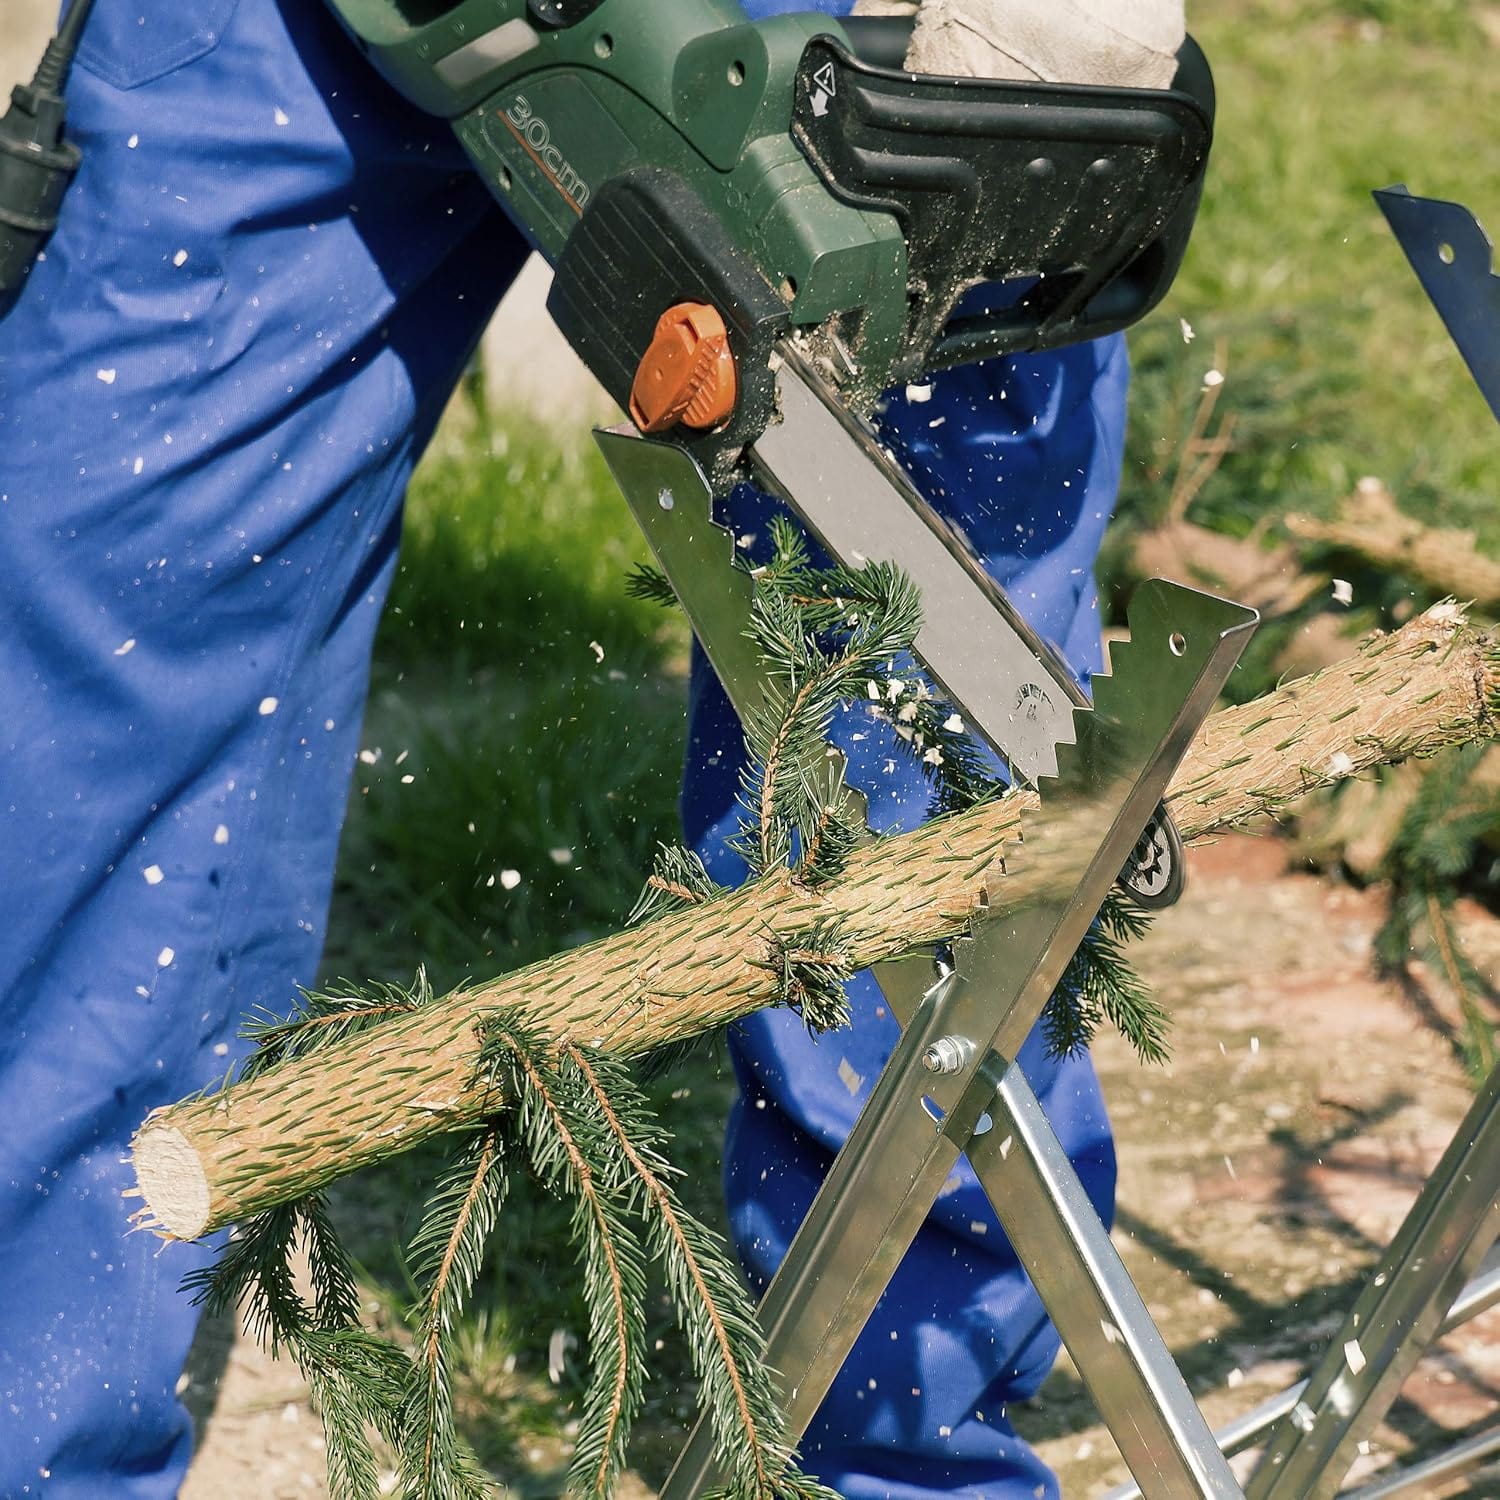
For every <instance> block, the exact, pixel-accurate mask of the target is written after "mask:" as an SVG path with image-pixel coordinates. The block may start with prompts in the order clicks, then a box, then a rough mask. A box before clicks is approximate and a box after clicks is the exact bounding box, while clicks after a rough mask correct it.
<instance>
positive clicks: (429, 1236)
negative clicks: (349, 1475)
mask: <svg viewBox="0 0 1500 1500" xmlns="http://www.w3.org/2000/svg"><path fill="white" fill-rule="evenodd" d="M506 1185H507V1184H506V1175H505V1156H504V1152H503V1150H502V1148H501V1142H500V1137H499V1130H498V1127H496V1126H494V1125H491V1126H489V1127H488V1128H487V1129H485V1130H484V1131H483V1132H482V1133H480V1134H479V1135H477V1136H476V1137H474V1138H473V1139H472V1140H471V1141H469V1142H468V1143H467V1144H466V1145H465V1147H464V1149H463V1150H462V1151H461V1152H460V1154H459V1156H458V1159H457V1160H456V1161H455V1162H454V1163H453V1165H452V1166H451V1167H450V1168H449V1170H448V1171H447V1172H446V1173H445V1174H444V1175H443V1177H442V1178H440V1179H439V1181H438V1183H437V1186H436V1187H435V1188H434V1189H433V1191H432V1193H431V1194H430V1195H429V1197H428V1200H427V1206H426V1211H425V1212H424V1214H423V1217H422V1223H421V1225H420V1227H419V1228H418V1229H417V1232H416V1234H415V1235H414V1236H413V1238H412V1242H411V1245H410V1247H409V1249H408V1251H407V1256H408V1264H409V1268H410V1270H411V1274H412V1277H413V1280H414V1281H415V1282H416V1283H417V1284H418V1285H419V1286H421V1287H422V1288H423V1293H422V1297H421V1299H420V1301H419V1302H418V1304H417V1309H416V1310H417V1312H418V1322H417V1328H416V1347H415V1350H414V1352H413V1357H412V1365H411V1373H410V1378H409V1382H408V1387H407V1399H406V1406H405V1416H404V1422H403V1432H402V1441H401V1445H400V1461H401V1480H402V1484H403V1486H404V1493H405V1495H406V1496H408V1497H409V1500H469V1497H471V1496H483V1495H485V1494H488V1493H490V1486H489V1485H488V1484H487V1482H486V1481H485V1480H484V1478H483V1476H482V1475H480V1474H479V1472H478V1471H477V1469H476V1468H475V1467H474V1465H473V1462H472V1460H471V1459H470V1457H469V1455H468V1454H467V1453H466V1452H465V1451H464V1449H463V1447H462V1444H461V1443H460V1441H459V1437H458V1432H457V1430H456V1428H455V1426H454V1419H453V1392H452V1388H451V1384H450V1380H449V1373H448V1366H449V1357H450V1350H451V1348H452V1342H453V1336H454V1331H455V1327H456V1325H457V1322H458V1319H459V1317H460V1316H461V1314H462V1312H463V1309H464V1305H465V1303H466V1302H467V1301H468V1299H469V1296H470V1295H471V1293H472V1291H473V1288H474V1283H475V1282H476V1280H477V1279H478V1277H479V1271H480V1268H481V1266H482V1265H483V1264H484V1255H485V1249H486V1247H487V1245H488V1243H489V1240H490V1236H491V1235H492V1234H493V1232H494V1228H495V1222H496V1220H497V1218H498V1217H499V1213H500V1207H501V1204H502V1203H503V1202H504V1200H505V1192H506Z"/></svg>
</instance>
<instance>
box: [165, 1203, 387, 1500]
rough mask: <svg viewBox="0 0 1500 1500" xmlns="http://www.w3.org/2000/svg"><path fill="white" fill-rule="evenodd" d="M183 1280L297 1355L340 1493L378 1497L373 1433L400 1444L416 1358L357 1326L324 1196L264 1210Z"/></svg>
mask: <svg viewBox="0 0 1500 1500" xmlns="http://www.w3.org/2000/svg"><path fill="white" fill-rule="evenodd" d="M299 1229H300V1230H302V1231H304V1232H305V1243H306V1248H307V1253H308V1258H309V1261H310V1263H311V1269H312V1280H313V1288H314V1299H313V1305H312V1306H311V1307H309V1306H308V1305H307V1303H306V1302H305V1301H304V1300H303V1299H302V1297H301V1296H300V1295H299V1294H298V1292H297V1290H296V1286H295V1279H294V1272H293V1257H294V1252H295V1250H296V1247H297V1239H298V1232H299ZM183 1287H184V1290H186V1291H189V1292H191V1293H193V1300H194V1302H195V1303H201V1304H205V1305H206V1306H207V1308H208V1310H209V1311H210V1312H211V1313H226V1312H231V1311H233V1310H235V1309H236V1308H238V1307H240V1306H241V1305H243V1306H244V1308H245V1326H246V1328H247V1330H248V1331H249V1332H250V1334H251V1335H252V1337H254V1338H255V1340H256V1342H257V1343H258V1344H260V1346H261V1347H262V1348H265V1349H267V1350H269V1352H270V1353H271V1354H272V1355H273V1356H276V1355H280V1354H288V1355H290V1356H291V1357H292V1358H293V1359H294V1360H295V1361H296V1363H297V1365H298V1367H299V1368H300V1369H301V1370H302V1372H303V1375H304V1376H305V1377H306V1379H307V1383H308V1389H309V1391H310V1392H311V1395H312V1399H313V1404H314V1405H315V1406H316V1408H317V1409H318V1411H319V1413H320V1414H321V1416H322V1418H323V1431H324V1436H325V1440H326V1451H327V1466H328V1483H329V1492H330V1494H331V1495H332V1497H333V1500H374V1497H375V1496H376V1495H377V1493H378V1486H377V1472H376V1463H375V1455H374V1450H373V1448H372V1447H371V1444H370V1439H369V1430H370V1429H371V1428H374V1429H375V1430H376V1431H377V1432H379V1433H380V1434H381V1435H382V1436H383V1437H384V1438H385V1439H386V1441H387V1442H389V1443H391V1444H392V1445H393V1446H394V1445H395V1444H396V1443H397V1442H398V1440H399V1436H400V1431H401V1412H402V1408H403V1404H404V1395H405V1386H406V1380H407V1371H408V1368H409V1365H408V1361H407V1359H406V1357H405V1355H403V1354H402V1353H401V1352H400V1351H399V1350H396V1349H393V1348H391V1347H390V1346H389V1345H387V1344H385V1343H384V1342H383V1341H382V1340H380V1339H378V1338H376V1337H375V1336H374V1335H373V1334H371V1333H369V1332H368V1331H367V1330H365V1329H363V1328H361V1327H359V1326H358V1323H357V1317H358V1311H359V1297H358V1290H357V1288H356V1286H355V1282H354V1275H353V1268H352V1267H351V1265H350V1263H349V1260H348V1257H347V1256H346V1255H345V1253H344V1251H343V1248H342V1246H340V1244H339V1243H338V1239H337V1236H336V1234H335V1233H334V1230H333V1226H332V1224H331V1223H330V1221H329V1220H328V1217H327V1213H326V1209H325V1207H324V1204H323V1203H322V1201H321V1199H318V1198H308V1199H304V1200H302V1201H298V1202H293V1203H287V1204H282V1205H279V1206H278V1207H276V1208H273V1209H271V1210H269V1211H268V1212H266V1213H263V1214H259V1215H257V1216H256V1217H255V1218H254V1219H252V1220H251V1221H250V1222H249V1223H247V1224H245V1225H243V1226H241V1228H240V1229H239V1230H237V1231H236V1233H235V1235H234V1236H233V1237H232V1238H231V1239H230V1241H229V1243H228V1245H226V1247H225V1249H224V1251H223V1252H222V1253H221V1255H220V1257H219V1261H218V1263H217V1264H216V1265H214V1266H212V1267H205V1268H203V1269H200V1270H198V1271H194V1272H191V1273H190V1274H189V1275H187V1276H186V1277H184V1278H183Z"/></svg>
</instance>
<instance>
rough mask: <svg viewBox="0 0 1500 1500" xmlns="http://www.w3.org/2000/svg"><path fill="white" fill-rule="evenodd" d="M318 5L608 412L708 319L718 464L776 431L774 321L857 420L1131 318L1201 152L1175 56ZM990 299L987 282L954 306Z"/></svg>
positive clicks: (1173, 245)
mask: <svg viewBox="0 0 1500 1500" xmlns="http://www.w3.org/2000/svg"><path fill="white" fill-rule="evenodd" d="M329 4H330V5H331V6H332V8H333V10H334V11H335V13H336V14H337V15H338V16H339V18H340V20H341V21H342V23H343V25H344V26H345V28H346V30H348V32H349V33H350V35H351V36H352V37H353V38H354V40H355V42H356V43H357V44H358V45H359V46H360V47H361V48H362V49H363V50H364V52H365V53H366V55H367V56H368V57H369V59H370V61H371V62H372V63H373V64H374V65H375V66H376V67H377V68H378V69H379V70H380V71H381V73H382V74H383V75H384V76H385V77H386V78H387V79H388V80H389V81H390V82H391V83H392V84H393V85H394V86H395V87H396V88H397V89H398V90H400V91H401V93H403V94H404V95H405V96H406V97H407V98H408V99H410V100H411V101H412V102H414V103H415V104H417V105H418V106H420V107H421V108H423V109H426V110H428V111H430V112H432V113H435V114H438V115H441V116H444V117H446V118H448V119H449V120H451V121H452V123H453V127H454V129H455V131H456V132H457V134H458V136H459V138H460V140H461V141H462V142H463V144H464V146H465V148H466V149H467V151H468V154H469V155H470V157H471V158H472V160H473V162H474V164H475V166H476V168H477V169H478V171H479V172H480V174H481V175H482V176H483V178H484V180H485V182H486V183H487V184H488V185H489V187H490V189H491V190H492V191H493V192H494V194H495V196H496V197H497V198H498V199H499V201H500V202H501V204H502V205H503V206H504V207H505V209H506V210H507V212H508V214H509V215H510V217H511V218H512V219H513V220H514V221H515V222H516V223H517V225H518V226H519V227H520V228H521V229H522V231H523V232H524V233H525V234H526V235H527V237H528V239H529V240H530V242H531V243H532V244H533V246H534V247H535V248H536V249H537V250H539V251H540V252H541V254H542V255H543V256H544V257H545V258H546V259H547V260H548V261H549V262H550V263H551V264H552V266H553V267H554V270H555V272H556V275H555V280H554V284H553V290H552V293H551V296H550V298H549V304H548V305H549V309H550V311H551V312H552V315H553V317H554V318H555V320H556V321H557V322H558V324H559V326H560V327H561V328H562V331H563V332H564V334H565V335H566V336H567V337H568V339H569V341H570V342H571V343H572V344H573V346H574V347H575V348H576V349H577V350H578V352H579V354H580V355H581V356H582V358H583V359H584V361H585V363H586V364H587V365H588V366H589V368H590V369H591V370H592V371H593V373H594V374H595V375H596V376H597V378H598V379H599V380H600V381H601V383H602V384H603V385H604V387H605V389H606V390H608V391H609V393H610V394H611V395H612V396H613V397H614V398H615V399H616V400H617V401H619V402H620V404H621V405H622V406H625V405H627V404H628V402H629V398H630V392H631V385H632V381H633V380H634V377H635V374H636V371H637V368H638V366H639V364H640V361H641V359H642V356H643V354H644V352H645V351H646V349H647V348H648V346H649V345H650V343H651V339H652V335H653V332H654V330H655V328H656V325H657V321H658V319H659V318H660V317H661V315H662V313H663V312H664V311H666V310H667V309H668V308H670V307H673V306H675V305H676V304H679V303H682V302H688V301H702V302H708V303H710V304H712V305H713V306H714V307H716V308H717V309H718V311H719V313H720V314H721V315H722V317H723V320H724V324H725V327H726V329H727V332H728V336H729V342H730V346H731V349H732V351H733V354H734V357H735V360H736V363H737V366H738V369H739V372H740V384H739V388H740V394H739V400H738V402H737V405H736V407H735V410H734V412H733V413H732V414H731V415H730V417H729V418H728V420H727V422H725V423H723V424H722V425H721V426H720V427H719V428H718V429H717V430H716V431H713V432H708V433H703V434H699V435H696V436H689V438H688V441H689V445H690V446H692V447H693V448H694V449H695V451H696V452H697V454H698V456H699V458H700V462H703V463H704V466H705V469H706V470H708V471H710V472H714V473H716V474H719V475H722V474H723V473H724V472H725V465H726V464H727V463H732V461H733V458H734V455H735V454H736V453H737V452H738V451H739V450H740V449H742V448H743V447H744V445H745V444H746V443H747V442H749V441H752V440H753V439H754V437H755V436H756V435H757V434H758V433H759V432H760V431H762V430H764V428H765V426H766V424H767V423H768V422H769V421H770V420H772V417H773V410H772V395H771V380H770V378H769V373H768V372H769V370H770V368H771V365H772V363H773V359H774V354H773V349H774V344H775V342H776V340H777V339H778V338H781V337H783V336H785V335H787V334H789V333H793V332H799V333H802V334H803V335H805V336H806V344H807V347H808V348H809V349H810V350H811V352H812V354H813V357H815V358H816V359H817V360H818V362H819V365H820V366H821V367H822V368H823V369H824V373H825V374H826V376H827V378H828V379H829V380H830V381H831V382H832V383H834V384H835V385H836V386H837V387H838V388H839V389H840V391H841V393H842V394H843V396H844V399H846V400H847V402H848V403H849V405H850V407H851V408H852V409H856V410H858V409H868V408H869V407H870V406H871V405H872V404H873V403H874V401H875V400H876V398H877V397H878V395H879V393H880V392H881V391H882V390H884V389H886V388H888V387H889V386H890V385H892V384H895V383H897V382H900V381H903V380H912V379H915V378H917V377H918V376H920V375H921V374H922V373H923V372H924V371H928V370H932V369H937V368H942V367H945V366H949V365H954V364H962V363H966V362H969V361H972V360H975V359H980V358H986V357H990V356H994V355H998V354H1008V353H1018V352H1023V351H1030V350H1039V349H1047V348H1053V347H1057V346H1060V345H1063V344H1067V343H1072V342H1076V341H1078V340H1080V339H1085V338H1093V337H1097V336H1099V335H1101V334H1104V333H1108V332H1112V331H1114V330H1116V329H1118V328H1121V327H1124V326H1125V325H1127V324H1128V323H1130V322H1133V321H1135V320H1136V319H1137V318H1139V317H1140V316H1142V315H1143V314H1144V313H1146V312H1147V311H1149V310H1150V309H1151V308H1152V307H1154V306H1155V305H1156V303H1157V302H1159V301H1160V299H1161V297H1162V296H1164V295H1165V293H1166V291H1167V289H1168V287H1169V286H1170V284H1171V281H1172V279H1173V277H1174V275H1175V274H1176V271H1177V268H1178V266H1179V264H1180V262H1181V259H1182V254H1183V251H1184V249H1185V247H1186V244H1187V238H1188V233H1189V231H1190V229H1191V226H1192V222H1193V217H1194V214H1195V212H1196V208H1197V203H1198V197H1199V193H1200V190H1201V185H1202V179H1203V172H1204V167H1205V164H1206V161H1207V157H1208V151H1209V145H1210V141H1211V137H1212V129H1213V112H1214V100H1213V85H1212V79H1211V75H1210V73H1209V70H1208V66H1207V63H1206V61H1205V60H1204V58H1203V55H1202V53H1201V52H1200V51H1199V49H1198V48H1197V46H1196V44H1194V43H1193V42H1192V41H1191V40H1189V41H1188V42H1187V43H1186V44H1185V45H1184V47H1183V49H1182V53H1181V54H1180V58H1179V71H1178V76H1177V79H1176V82H1175V86H1174V88H1172V89H1170V90H1143V89H1124V88H1121V89H1115V88H1098V87H1082V86H1067V85H1055V84H1020V83H1009V82H1005V83H1002V82H993V81H988V80H977V79H957V78H940V77H935V76H927V75H914V74H911V73H908V72H905V71H904V70H903V69H902V68H901V67H900V66H899V59H900V57H901V55H902V54H903V53H904V43H905V37H906V35H907V34H908V30H909V24H910V23H909V22H901V21H889V20H880V21H859V20H852V19H851V20H849V21H844V22H840V21H837V20H834V19H832V18H830V17H828V16H824V15H818V14H798V15H781V16H775V17H771V18H768V19H766V20H762V21H759V22H754V23H752V22H749V21H748V20H747V19H746V18H745V15H744V12H743V11H742V10H741V8H740V6H739V5H738V4H737V3H736V0H653V4H652V5H651V7H650V21H649V24H642V19H641V7H640V6H639V4H636V3H632V0H329ZM893 64H894V65H893ZM985 283H999V284H1000V286H1001V287H1002V288H1004V290H1002V291H1000V292H998V293H997V294H996V295H994V296H991V297H990V298H989V299H988V301H987V303H986V305H985V308H984V310H983V311H981V312H978V313H975V312H971V311H965V312H963V313H959V312H957V311H956V309H958V307H959V303H960V300H961V299H962V298H964V296H965V294H966V293H968V292H969V291H970V290H971V289H972V288H974V287H976V286H980V285H983V284H985ZM969 305H972V303H970V304H969Z"/></svg>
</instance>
